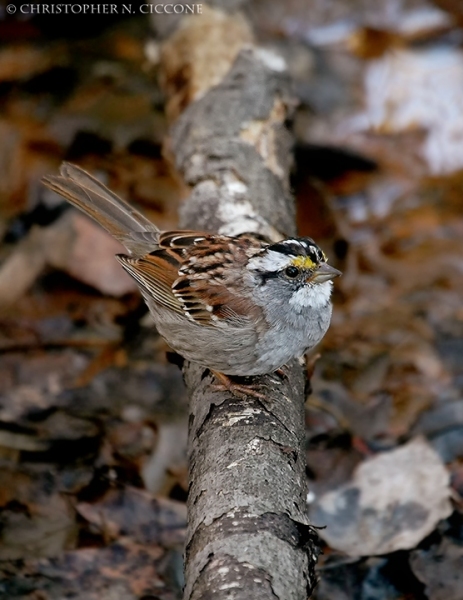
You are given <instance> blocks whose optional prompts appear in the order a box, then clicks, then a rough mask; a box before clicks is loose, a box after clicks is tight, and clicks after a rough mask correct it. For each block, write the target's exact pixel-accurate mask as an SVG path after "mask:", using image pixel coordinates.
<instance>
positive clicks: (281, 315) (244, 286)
mask: <svg viewBox="0 0 463 600" xmlns="http://www.w3.org/2000/svg"><path fill="white" fill-rule="evenodd" d="M43 181H44V183H45V185H46V186H47V187H49V188H51V189H52V190H54V191H55V192H57V193H58V194H61V195H62V196H64V197H65V198H66V199H67V200H69V201H70V202H71V203H72V204H74V205H75V206H77V207H78V208H80V209H81V210H82V211H83V212H84V213H86V214H87V215H89V216H90V217H92V218H93V219H95V220H96V221H97V222H98V223H99V224H100V225H102V226H103V227H104V228H105V229H106V230H107V231H108V232H109V233H110V234H112V235H113V236H114V237H115V238H116V239H118V240H119V241H120V242H122V244H124V246H125V247H126V248H127V250H128V251H129V252H130V255H129V256H128V255H119V256H117V258H118V260H119V262H120V263H121V264H122V266H123V267H124V269H125V270H126V271H127V272H128V273H129V274H130V275H131V276H132V277H133V278H134V279H135V281H136V282H137V284H138V285H139V287H140V290H141V293H142V294H143V296H144V298H145V301H146V303H147V305H148V307H149V309H150V311H151V314H152V315H153V317H154V320H155V323H156V325H157V328H158V330H159V333H160V334H161V335H162V336H163V337H164V338H165V340H166V341H167V343H168V344H169V345H170V346H171V347H172V348H173V350H175V351H176V352H178V353H179V354H180V355H182V356H183V357H184V358H186V359H187V360H190V361H193V362H196V363H199V364H201V365H202V366H204V367H207V368H209V369H211V370H213V371H215V372H218V373H222V374H225V375H237V376H252V375H262V374H265V373H271V372H273V371H275V370H277V369H279V368H280V367H281V366H283V365H284V364H285V363H287V362H288V361H290V360H291V359H293V358H295V357H298V356H301V355H302V354H304V353H305V352H306V351H307V350H310V349H311V348H313V347H314V346H315V345H316V344H318V342H320V340H321V339H322V337H323V336H324V335H325V332H326V330H327V329H328V326H329V323H330V318H331V310H332V309H331V302H330V295H331V289H332V281H331V280H332V279H334V278H335V277H337V276H338V275H340V274H341V273H340V271H338V270H337V269H335V268H333V267H331V266H330V265H328V264H327V262H326V257H325V255H324V254H323V252H322V251H321V250H320V248H319V247H318V246H317V245H316V244H315V242H314V241H313V240H312V239H310V238H290V239H285V240H282V241H281V242H277V243H273V244H268V243H265V242H263V241H260V240H258V239H256V238H255V237H252V236H251V235H242V236H238V237H226V236H221V235H213V234H209V233H201V232H195V231H167V232H161V231H159V229H158V228H157V227H156V226H155V225H154V224H153V223H151V222H150V221H148V219H146V218H145V217H144V216H143V215H141V214H140V213H139V212H137V211H136V210H135V209H133V208H132V207H131V206H130V205H129V204H128V203H127V202H125V201H124V200H122V199H120V198H119V197H117V196H116V195H115V194H114V193H112V192H111V191H110V190H109V189H108V188H106V187H105V186H104V185H103V184H102V183H100V182H99V181H98V180H97V179H95V178H94V177H92V176H91V175H89V174H88V173H87V172H86V171H84V170H83V169H81V168H79V167H76V166H73V165H71V164H68V163H63V165H62V167H61V170H60V175H59V176H49V177H45V178H44V179H43Z"/></svg>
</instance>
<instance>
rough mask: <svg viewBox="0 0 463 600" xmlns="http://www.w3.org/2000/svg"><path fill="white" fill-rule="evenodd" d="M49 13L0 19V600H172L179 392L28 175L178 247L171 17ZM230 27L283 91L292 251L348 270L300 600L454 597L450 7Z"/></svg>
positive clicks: (181, 475) (268, 6) (122, 298)
mask: <svg viewBox="0 0 463 600" xmlns="http://www.w3.org/2000/svg"><path fill="white" fill-rule="evenodd" d="M158 4H159V5H160V6H161V3H158ZM215 4H219V2H216V3H215ZM238 4H240V3H239V2H238V1H237V2H234V3H228V8H229V9H230V10H234V9H235V8H236V6H238ZM45 5H46V6H47V7H53V6H56V3H47V4H45V3H36V4H34V5H29V4H25V3H23V4H21V3H19V2H14V3H9V4H8V5H7V3H2V4H1V5H0V240H1V243H0V597H2V598H3V597H4V598H8V599H10V600H19V599H23V598H26V599H30V600H58V599H61V598H64V597H72V598H82V599H84V598H85V599H89V600H92V599H94V598H95V599H96V598H99V600H101V599H103V598H104V599H106V598H108V599H109V598H111V599H115V600H118V599H119V598H120V599H124V600H132V599H139V600H153V599H155V598H159V599H161V600H174V599H176V598H181V589H182V584H183V582H182V549H183V540H184V536H185V518H186V510H185V504H184V503H185V499H186V495H187V465H186V459H185V447H186V435H187V418H188V410H187V398H186V395H185V392H184V389H183V383H182V379H181V373H180V371H179V369H178V367H177V366H175V365H174V364H171V363H170V362H169V361H168V359H167V358H166V351H167V347H166V346H165V344H164V342H163V341H162V340H161V339H160V338H159V337H158V336H157V334H156V331H155V330H154V328H153V326H152V323H151V321H150V318H149V316H148V315H147V311H146V308H145V306H144V304H143V302H142V300H141V298H140V296H139V294H138V292H137V290H136V287H135V284H134V283H133V282H132V280H131V279H130V278H129V277H128V276H126V275H125V273H124V272H123V271H122V270H121V269H120V267H119V265H118V263H117V262H116V261H115V260H114V254H116V253H117V252H119V251H120V248H119V246H118V244H117V243H116V242H114V240H112V239H110V238H109V236H107V235H106V233H105V232H104V231H102V230H100V229H99V228H98V226H96V225H94V224H93V223H91V222H90V221H88V220H87V219H86V218H85V217H83V216H81V215H80V214H78V213H77V211H74V209H71V208H70V207H69V206H68V205H67V204H66V202H65V201H64V200H62V199H61V198H59V197H58V196H56V195H55V194H53V193H52V192H50V191H47V190H46V189H45V188H44V187H43V186H42V184H41V183H40V179H41V177H42V176H43V175H45V174H50V173H55V172H56V171H57V169H58V167H59V164H60V162H61V161H62V160H68V161H71V162H75V163H77V164H79V165H81V166H83V167H84V168H86V169H88V170H90V171H92V172H94V173H95V174H97V176H98V177H100V178H101V180H102V181H104V183H106V184H107V185H109V186H110V187H111V188H112V189H113V190H114V191H116V193H118V194H120V195H121V196H123V197H125V198H127V199H128V200H130V201H131V202H133V204H134V205H136V206H137V207H139V208H140V209H141V210H143V211H144V212H145V213H146V214H147V215H148V216H149V217H150V218H151V219H152V220H153V221H155V222H156V223H157V224H158V225H159V227H160V228H161V229H166V228H172V227H175V225H176V222H177V209H178V206H179V204H180V203H181V201H182V199H183V198H185V197H186V196H187V195H188V190H187V189H185V186H184V185H183V183H182V181H181V180H180V179H179V177H178V176H177V174H176V173H175V172H174V170H173V168H172V165H171V162H170V161H169V160H168V159H167V158H166V156H167V154H168V153H167V152H166V146H165V145H164V142H165V140H166V139H167V136H168V131H169V121H168V119H167V117H166V111H165V108H164V103H165V94H164V92H163V88H162V86H161V85H160V77H159V74H160V68H161V67H160V63H161V54H162V52H161V51H162V44H163V40H164V39H166V37H168V36H169V35H171V34H172V32H173V31H174V30H175V27H176V26H177V25H178V22H179V20H180V18H181V17H177V16H175V15H170V14H163V13H162V11H161V13H160V14H158V15H155V16H153V15H150V14H145V13H146V12H150V11H148V10H145V9H144V8H143V7H148V6H149V5H147V4H142V3H135V2H133V3H132V4H131V5H130V7H131V8H130V11H126V10H125V9H124V10H123V9H122V8H121V6H122V5H119V4H118V5H109V4H105V5H103V3H98V2H93V4H92V6H95V7H97V6H100V7H102V6H107V7H108V6H115V7H116V8H115V9H102V11H101V12H100V14H84V13H83V9H82V8H78V7H79V6H80V7H82V6H83V5H77V4H75V5H73V6H74V7H77V8H74V12H73V14H67V15H63V14H50V12H53V10H52V9H50V10H49V11H48V12H47V11H45V9H44V6H45ZM232 5H233V6H232ZM12 6H13V7H14V8H11V7H12ZM32 6H33V7H36V8H31V7H32ZM69 6H70V5H69ZM201 6H202V11H201V13H198V14H194V15H191V16H190V17H189V18H191V19H197V25H198V30H199V31H201V23H204V24H206V23H210V21H209V20H208V19H209V16H210V15H209V13H208V10H209V9H208V8H207V6H206V4H205V3H204V4H202V5H201ZM37 7H39V8H37ZM94 10H95V11H96V9H94ZM98 10H99V9H98ZM108 10H109V12H106V13H105V12H104V11H108ZM241 11H242V13H243V15H244V19H245V22H246V21H247V23H248V24H249V26H250V28H251V30H252V31H253V32H254V36H255V39H256V42H257V43H258V44H259V45H261V46H263V47H265V48H267V49H269V50H272V51H274V52H277V53H279V54H280V55H281V56H282V57H283V58H284V59H285V61H286V63H287V66H288V70H289V72H290V74H291V77H292V79H293V85H294V92H295V95H296V96H297V99H298V105H297V107H296V110H295V115H294V119H293V122H292V123H291V127H292V129H293V132H294V136H295V144H294V166H293V173H292V186H293V191H294V194H295V197H296V202H297V219H298V229H299V232H300V233H301V234H302V235H309V236H311V237H314V238H315V239H316V241H317V242H318V243H320V245H321V246H322V247H323V248H324V250H325V251H326V253H327V254H328V256H329V259H330V262H331V263H332V264H334V265H335V266H337V267H338V268H340V269H341V270H342V271H343V273H344V275H343V277H342V278H341V279H339V280H337V281H336V283H335V289H336V291H335V296H334V303H335V308H334V314H333V321H332V326H331V329H330V331H329V332H328V334H327V336H326V338H325V340H324V341H323V343H322V345H321V347H320V348H319V352H320V355H321V356H320V358H319V360H318V361H317V363H316V366H315V372H314V375H313V378H312V388H313V391H312V394H311V396H310V397H309V398H308V399H307V403H306V420H307V440H306V447H307V465H308V466H307V484H308V497H307V500H308V510H309V512H310V515H311V518H312V520H313V522H314V524H315V525H317V526H321V527H322V526H326V529H321V530H320V532H319V533H320V536H321V537H322V538H323V541H322V542H321V544H322V548H323V551H324V554H323V556H322V557H321V560H320V563H319V569H320V578H321V581H320V583H319V585H318V587H317V589H316V591H315V598H316V599H317V600H328V599H329V600H354V599H355V600H410V599H417V600H461V598H463V570H462V569H461V566H462V564H463V512H462V511H463V502H462V494H463V402H462V391H463V339H462V333H463V302H462V299H463V298H462V296H463V200H462V190H463V93H462V90H463V4H462V3H461V2H459V1H458V0H434V1H425V0H384V1H383V2H377V1H376V0H349V1H348V2H346V1H345V0H312V1H311V2H310V3H309V2H307V1H306V0H289V1H287V2H284V3H282V2H276V1H275V0H265V1H264V0H249V1H248V2H243V3H241ZM208 15H209V16H208ZM201 19H203V21H201ZM204 27H206V25H204ZM161 79H162V78H161Z"/></svg>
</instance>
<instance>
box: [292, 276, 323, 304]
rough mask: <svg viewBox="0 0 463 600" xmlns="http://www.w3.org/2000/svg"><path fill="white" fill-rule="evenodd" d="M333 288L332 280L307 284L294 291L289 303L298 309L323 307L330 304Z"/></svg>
mask: <svg viewBox="0 0 463 600" xmlns="http://www.w3.org/2000/svg"><path fill="white" fill-rule="evenodd" d="M332 289H333V282H332V281H325V282H324V283H314V284H313V285H305V286H304V287H302V288H301V289H299V290H297V292H294V294H293V295H292V296H291V299H290V301H289V304H290V305H291V306H293V307H294V308H296V309H297V308H322V307H323V306H326V305H327V304H328V302H329V300H330V296H331V291H332Z"/></svg>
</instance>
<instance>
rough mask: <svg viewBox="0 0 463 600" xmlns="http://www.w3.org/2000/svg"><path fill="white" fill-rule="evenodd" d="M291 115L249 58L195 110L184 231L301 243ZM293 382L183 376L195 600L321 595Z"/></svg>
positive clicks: (288, 103) (283, 88)
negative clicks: (235, 385)
mask: <svg viewBox="0 0 463 600" xmlns="http://www.w3.org/2000/svg"><path fill="white" fill-rule="evenodd" d="M292 106H293V99H292V97H291V93H290V85H289V81H288V78H287V74H286V71H285V69H284V68H283V66H282V64H281V62H279V61H278V60H277V58H275V57H272V56H270V55H267V54H262V53H260V52H259V51H257V50H255V49H253V48H248V49H246V50H243V51H241V53H240V54H239V56H238V58H237V59H236V61H235V63H234V64H233V67H232V68H231V70H230V71H229V73H228V74H227V75H226V76H225V78H224V79H223V80H222V82H221V83H220V84H219V85H217V86H216V87H213V88H211V89H210V90H209V91H208V92H207V93H206V94H205V95H204V96H203V97H202V98H201V99H200V100H197V101H196V102H193V103H191V104H190V105H189V106H188V107H187V108H186V110H185V111H184V112H183V113H182V114H181V116H180V117H179V119H178V120H177V122H176V124H175V126H174V127H173V131H172V139H171V150H172V153H173V156H174V158H175V162H176V166H177V169H178V170H179V171H180V172H181V174H182V175H183V177H184V179H185V181H186V182H187V183H188V184H189V185H190V186H191V187H192V193H191V196H190V197H189V199H188V200H187V201H186V202H185V204H184V206H183V208H182V212H181V226H182V227H185V228H192V229H200V230H208V231H215V232H217V231H218V232H220V233H224V234H239V233H242V232H245V231H247V232H249V231H252V232H255V233H257V234H261V235H264V236H266V237H269V238H273V239H276V238H281V237H283V236H287V235H291V234H294V232H295V223H294V213H295V211H294V203H293V199H292V197H291V194H290V188H289V169H290V164H291V136H290V134H289V133H288V130H287V128H286V126H285V123H286V121H287V119H288V117H289V116H290V114H291V111H292ZM286 373H287V377H283V378H281V377H279V376H278V375H267V376H264V377H260V378H253V379H252V383H253V384H255V383H259V384H261V385H262V390H263V391H264V392H265V394H266V400H258V399H256V398H254V397H246V398H244V399H239V398H236V397H234V396H233V395H231V394H230V393H227V392H221V391H220V392H219V391H216V390H214V389H213V388H212V387H211V384H212V383H213V378H212V376H211V375H210V374H209V372H208V371H204V370H202V369H201V368H199V367H196V366H193V365H190V364H185V365H184V376H185V382H186V385H187V387H188V389H189V392H190V402H191V404H190V428H189V443H188V453H189V470H190V472H189V476H190V489H189V496H188V513H189V525H188V534H187V546H186V553H185V560H186V565H185V570H186V587H185V594H184V599H185V600H199V599H201V600H206V599H208V598H211V599H212V598H213V599H214V600H221V599H225V598H226V599H243V600H244V599H251V598H252V599H253V600H260V599H262V600H263V599H270V598H271V599H280V600H304V599H305V598H307V596H308V595H310V591H311V589H312V588H313V585H314V582H315V575H314V566H315V562H316V558H317V551H316V548H317V546H316V534H315V533H314V530H313V529H312V527H311V526H310V524H309V521H308V517H307V510H306V494H307V484H306V477H305V453H304V448H303V441H304V400H305V397H304V396H305V395H304V384H305V371H304V369H303V367H302V366H301V365H300V364H299V363H298V362H297V361H295V362H294V364H292V365H289V366H288V367H287V369H286ZM214 383H217V382H215V381H214Z"/></svg>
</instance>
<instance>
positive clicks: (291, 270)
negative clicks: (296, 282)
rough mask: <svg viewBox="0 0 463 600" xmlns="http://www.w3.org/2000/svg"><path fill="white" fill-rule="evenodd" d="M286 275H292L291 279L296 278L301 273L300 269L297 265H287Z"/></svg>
mask: <svg viewBox="0 0 463 600" xmlns="http://www.w3.org/2000/svg"><path fill="white" fill-rule="evenodd" d="M285 275H286V277H291V279H294V278H295V277H297V276H298V275H299V269H298V268H297V267H286V269H285Z"/></svg>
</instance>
